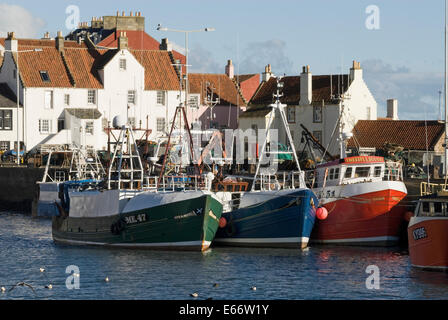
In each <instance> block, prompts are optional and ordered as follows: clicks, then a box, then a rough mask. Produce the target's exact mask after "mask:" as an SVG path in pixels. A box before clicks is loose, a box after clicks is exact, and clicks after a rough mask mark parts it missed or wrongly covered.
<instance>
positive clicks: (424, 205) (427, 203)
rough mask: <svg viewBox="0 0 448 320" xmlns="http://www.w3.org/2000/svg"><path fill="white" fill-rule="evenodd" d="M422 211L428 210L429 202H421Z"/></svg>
mask: <svg viewBox="0 0 448 320" xmlns="http://www.w3.org/2000/svg"><path fill="white" fill-rule="evenodd" d="M422 211H423V212H429V202H423V208H422Z"/></svg>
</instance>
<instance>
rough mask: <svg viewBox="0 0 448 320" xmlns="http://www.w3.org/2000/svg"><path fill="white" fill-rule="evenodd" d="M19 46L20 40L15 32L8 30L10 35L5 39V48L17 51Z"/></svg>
mask: <svg viewBox="0 0 448 320" xmlns="http://www.w3.org/2000/svg"><path fill="white" fill-rule="evenodd" d="M18 48H19V42H18V40H17V39H16V34H15V33H14V32H8V37H7V38H6V39H5V49H6V50H10V51H12V52H17V50H18Z"/></svg>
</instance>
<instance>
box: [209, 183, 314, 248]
mask: <svg viewBox="0 0 448 320" xmlns="http://www.w3.org/2000/svg"><path fill="white" fill-rule="evenodd" d="M251 203H252V204H251ZM317 204H318V200H317V198H316V196H315V195H314V193H313V192H312V191H311V190H310V189H306V188H303V189H291V190H280V191H278V192H275V193H273V192H256V193H255V192H249V193H246V194H243V195H242V198H241V206H240V209H237V210H235V211H231V212H227V213H224V214H223V215H222V218H221V219H222V224H221V226H222V228H220V229H219V230H218V232H217V234H216V237H215V240H214V244H216V245H228V246H244V247H281V248H305V247H306V246H307V245H308V241H309V238H310V235H311V231H312V229H313V226H314V221H315V218H316V206H317ZM224 219H225V220H224Z"/></svg>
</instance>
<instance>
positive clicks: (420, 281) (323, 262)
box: [0, 212, 448, 300]
mask: <svg viewBox="0 0 448 320" xmlns="http://www.w3.org/2000/svg"><path fill="white" fill-rule="evenodd" d="M0 257H1V264H0V286H3V287H5V288H6V289H7V291H6V292H5V293H1V292H0V299H95V300H97V299H101V300H103V299H125V300H128V299H145V300H146V299H148V300H189V299H192V300H203V299H208V298H213V299H215V300H217V299H223V300H252V299H257V300H265V299H269V300H275V299H288V300H301V299H305V300H308V299H344V300H345V299H448V275H447V274H445V273H439V272H429V271H422V270H416V269H414V268H412V267H411V266H410V263H409V257H408V253H407V250H406V249H405V248H368V247H337V246H332V247H329V246H315V245H311V246H310V247H309V248H308V249H306V250H291V249H287V250H286V249H249V248H223V247H214V248H212V249H210V250H209V251H207V252H205V253H199V252H168V251H146V250H123V249H108V248H97V247H72V246H61V245H55V244H54V243H53V241H52V237H51V220H48V219H32V218H31V217H30V216H28V215H24V214H21V213H11V212H2V213H0ZM70 265H75V266H77V267H78V268H79V283H80V287H79V289H72V290H69V289H68V288H67V286H66V279H67V277H68V276H69V274H67V273H66V268H67V266H70ZM369 265H376V266H378V268H379V271H380V282H379V284H380V288H379V289H368V288H367V287H366V279H367V278H368V277H369V274H368V273H366V268H367V267H368V266H369ZM40 268H45V272H41V271H40V270H39V269H40ZM106 277H108V278H109V280H110V281H109V282H106V281H105V278H106ZM21 281H24V282H26V283H28V284H30V285H32V286H33V288H34V292H33V290H31V289H30V288H29V287H26V286H18V287H16V288H15V289H13V290H11V291H10V288H12V287H13V286H14V285H15V284H17V283H18V282H21ZM49 284H51V285H52V289H47V288H45V286H47V285H49ZM216 284H217V285H216ZM252 287H256V288H257V290H252V289H251V288H252ZM193 292H197V293H198V297H197V298H193V297H191V296H190V294H191V293H193Z"/></svg>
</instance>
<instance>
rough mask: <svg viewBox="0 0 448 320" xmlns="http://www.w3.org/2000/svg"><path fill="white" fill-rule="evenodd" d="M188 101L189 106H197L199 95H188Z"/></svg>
mask: <svg viewBox="0 0 448 320" xmlns="http://www.w3.org/2000/svg"><path fill="white" fill-rule="evenodd" d="M188 101H189V102H188V104H189V105H190V107H191V108H199V95H189V96H188Z"/></svg>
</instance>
